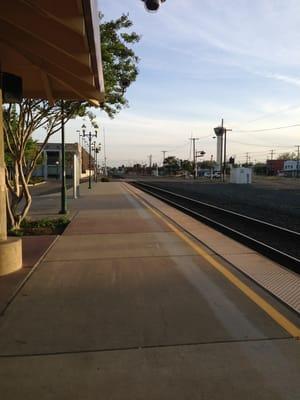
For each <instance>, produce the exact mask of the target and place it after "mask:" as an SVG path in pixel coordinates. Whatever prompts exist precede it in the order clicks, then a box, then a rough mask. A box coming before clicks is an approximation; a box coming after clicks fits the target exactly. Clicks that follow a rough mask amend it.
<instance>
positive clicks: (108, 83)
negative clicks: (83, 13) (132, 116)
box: [100, 14, 140, 117]
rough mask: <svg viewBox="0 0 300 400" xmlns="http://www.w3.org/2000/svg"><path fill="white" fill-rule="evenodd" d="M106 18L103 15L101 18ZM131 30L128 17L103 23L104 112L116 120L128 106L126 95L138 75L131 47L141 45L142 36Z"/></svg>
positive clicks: (136, 59) (136, 61) (135, 57)
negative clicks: (118, 114)
mask: <svg viewBox="0 0 300 400" xmlns="http://www.w3.org/2000/svg"><path fill="white" fill-rule="evenodd" d="M101 19H103V15H102V17H101ZM131 27H132V21H131V20H130V19H129V16H128V15H125V14H123V15H122V16H121V17H120V18H118V19H116V20H111V21H108V22H103V23H102V24H101V27H100V28H101V52H102V63H103V74H104V82H105V102H104V104H103V105H102V108H103V110H104V111H105V112H106V113H107V114H108V115H109V116H110V117H113V116H114V115H115V114H116V113H118V112H119V111H120V110H121V109H122V108H123V107H126V106H128V101H127V99H126V98H125V93H126V90H127V89H128V87H129V86H130V85H131V83H132V82H134V81H135V80H136V78H137V75H138V68H137V64H138V62H139V59H138V57H137V56H136V55H135V53H134V51H133V50H132V48H131V46H132V45H134V44H136V43H138V42H139V40H140V36H139V35H138V34H137V33H135V32H130V33H128V32H127V31H126V30H128V29H129V28H131Z"/></svg>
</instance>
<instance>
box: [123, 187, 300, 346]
mask: <svg viewBox="0 0 300 400" xmlns="http://www.w3.org/2000/svg"><path fill="white" fill-rule="evenodd" d="M126 189H127V190H128V191H129V192H130V193H131V194H132V195H133V196H134V197H136V198H137V199H138V200H139V201H140V202H141V203H142V204H143V205H144V206H145V207H146V208H148V209H149V210H150V211H151V212H152V213H153V214H154V215H156V216H157V217H158V218H160V219H161V220H162V221H164V223H165V224H166V225H167V226H168V227H169V228H170V229H171V230H172V231H173V232H174V233H176V235H177V236H178V237H180V238H181V239H182V240H184V241H185V242H186V243H187V244H188V245H189V246H190V247H191V248H192V249H193V250H195V252H196V253H198V254H199V255H200V256H201V257H202V258H204V259H205V260H206V261H207V262H208V263H209V264H210V265H211V266H213V267H214V268H215V269H216V270H217V271H219V272H220V273H221V274H222V275H224V276H225V277H226V278H227V279H228V280H229V281H230V282H231V283H232V284H233V285H234V286H236V287H237V288H239V289H240V290H241V291H242V292H243V293H244V294H245V295H246V296H247V297H248V298H249V299H251V300H252V301H253V302H254V303H255V304H257V305H258V306H259V307H260V308H261V309H262V310H264V311H265V312H266V313H267V314H268V315H269V316H270V317H271V318H272V319H273V320H274V321H276V322H277V324H278V325H280V326H281V327H282V328H283V329H285V330H286V331H287V332H288V333H289V334H290V335H291V336H293V337H294V338H296V339H300V328H299V327H297V326H296V325H295V324H294V323H293V322H291V321H290V320H289V319H287V318H286V317H285V316H284V315H282V314H281V313H280V312H279V311H277V310H276V309H275V308H274V307H273V306H271V305H270V304H269V303H268V302H267V301H266V300H264V299H263V298H262V297H261V296H259V295H258V294H257V293H256V292H255V291H254V290H252V289H250V288H249V287H248V286H247V285H246V284H245V283H243V282H242V281H241V280H240V279H238V278H237V277H236V276H235V275H234V274H233V273H232V272H230V271H229V270H228V269H227V268H226V267H224V266H223V265H222V264H221V263H220V262H218V261H217V260H215V259H214V258H213V257H212V256H210V255H209V254H208V253H207V252H206V251H205V250H203V249H202V248H201V247H200V246H198V245H197V244H196V243H195V242H193V241H192V240H191V239H190V238H189V237H188V236H187V235H186V234H185V233H183V232H181V231H180V230H179V229H178V228H176V226H174V225H173V224H171V223H170V222H168V221H167V220H166V217H165V216H163V215H161V213H160V212H158V211H156V210H155V209H154V208H153V207H152V206H150V205H149V204H148V203H146V202H145V201H144V200H142V199H141V198H140V197H139V196H138V195H137V194H136V193H134V192H132V191H131V190H130V189H128V188H127V187H126Z"/></svg>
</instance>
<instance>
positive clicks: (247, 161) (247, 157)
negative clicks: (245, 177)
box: [246, 152, 250, 167]
mask: <svg viewBox="0 0 300 400" xmlns="http://www.w3.org/2000/svg"><path fill="white" fill-rule="evenodd" d="M249 159H250V156H249V153H248V152H247V153H246V164H247V167H248V164H249Z"/></svg>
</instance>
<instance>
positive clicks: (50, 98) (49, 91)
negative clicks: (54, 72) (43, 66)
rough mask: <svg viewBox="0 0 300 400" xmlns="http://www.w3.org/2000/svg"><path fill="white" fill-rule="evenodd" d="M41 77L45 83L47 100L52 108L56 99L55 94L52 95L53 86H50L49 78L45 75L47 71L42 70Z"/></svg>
mask: <svg viewBox="0 0 300 400" xmlns="http://www.w3.org/2000/svg"><path fill="white" fill-rule="evenodd" d="M41 77H42V81H43V85H44V89H45V93H46V97H47V100H48V102H49V104H50V105H51V106H53V105H54V97H53V93H52V88H51V84H50V81H49V77H48V75H47V74H46V73H45V71H42V70H41Z"/></svg>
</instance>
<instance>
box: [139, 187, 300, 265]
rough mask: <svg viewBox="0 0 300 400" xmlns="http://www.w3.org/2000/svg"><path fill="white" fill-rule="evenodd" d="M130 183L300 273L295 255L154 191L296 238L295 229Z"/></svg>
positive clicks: (176, 194)
mask: <svg viewBox="0 0 300 400" xmlns="http://www.w3.org/2000/svg"><path fill="white" fill-rule="evenodd" d="M132 184H133V185H134V186H136V187H140V188H141V189H142V190H144V191H145V192H148V193H149V194H151V195H154V196H155V197H157V198H159V199H160V200H163V201H165V202H167V203H169V204H171V205H173V206H174V207H176V208H178V209H180V210H182V211H184V212H185V213H187V214H189V215H192V216H194V217H197V218H199V219H200V220H202V221H203V220H204V221H205V222H207V223H208V224H209V225H211V226H214V227H216V228H217V229H219V230H221V231H223V232H224V231H225V232H227V233H229V234H230V235H231V236H234V237H235V238H239V239H242V242H243V243H246V244H249V243H251V244H252V245H253V247H254V248H255V249H257V248H258V249H259V250H260V251H261V252H262V253H263V254H266V253H267V255H268V256H269V257H270V258H272V259H273V260H275V261H277V262H279V263H280V264H282V265H283V266H285V267H287V268H288V269H291V270H293V271H294V272H297V273H300V259H298V258H297V257H294V256H292V255H290V254H288V253H285V252H284V251H282V250H279V249H276V248H275V247H272V246H270V245H269V244H267V243H265V242H262V241H260V240H257V239H255V238H253V237H251V236H249V235H247V234H245V233H243V232H240V231H238V230H236V229H234V228H231V227H229V226H227V225H224V224H222V223H221V222H218V221H216V220H214V219H212V218H210V217H207V216H206V215H203V214H200V213H199V212H197V211H195V210H192V209H190V208H188V207H186V206H184V205H182V204H179V203H177V202H175V201H173V200H170V199H168V198H166V197H163V196H162V195H159V194H157V193H155V191H159V192H163V193H165V194H167V195H169V196H171V197H172V196H173V197H177V198H180V199H182V200H186V201H190V202H192V203H196V204H200V205H204V206H206V207H210V208H212V209H217V210H218V211H224V212H227V213H228V214H232V215H234V216H236V217H241V218H244V219H248V220H250V221H251V222H255V223H257V224H260V225H263V226H265V227H268V228H272V229H274V230H275V229H278V230H280V231H283V232H285V233H288V234H290V235H296V236H297V239H298V237H299V236H300V234H299V232H295V231H292V230H289V229H286V228H283V227H280V226H277V225H274V224H271V223H268V222H266V221H261V220H259V219H256V218H252V217H248V216H246V215H243V214H239V213H236V212H234V211H230V210H226V209H222V208H221V207H218V206H214V205H211V204H208V203H203V202H201V201H198V200H195V199H192V198H189V197H186V196H183V195H180V194H178V193H174V192H170V191H168V190H165V189H161V188H157V187H155V186H152V185H147V184H144V183H141V182H134V183H132Z"/></svg>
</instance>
